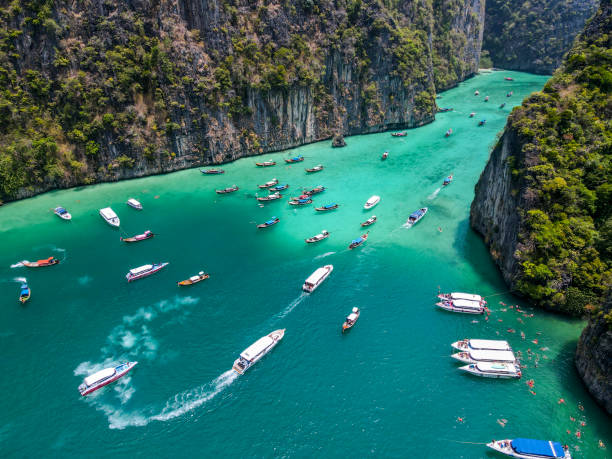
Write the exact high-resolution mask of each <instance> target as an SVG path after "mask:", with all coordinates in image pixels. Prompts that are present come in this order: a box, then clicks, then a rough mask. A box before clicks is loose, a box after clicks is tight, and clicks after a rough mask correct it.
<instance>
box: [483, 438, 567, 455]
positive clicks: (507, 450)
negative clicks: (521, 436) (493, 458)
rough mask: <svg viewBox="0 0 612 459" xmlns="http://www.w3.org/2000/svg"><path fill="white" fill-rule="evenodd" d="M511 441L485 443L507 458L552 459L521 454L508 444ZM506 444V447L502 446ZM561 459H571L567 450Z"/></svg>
mask: <svg viewBox="0 0 612 459" xmlns="http://www.w3.org/2000/svg"><path fill="white" fill-rule="evenodd" d="M511 441H512V440H498V441H492V442H491V443H487V446H488V447H489V448H491V449H492V450H494V451H497V452H498V453H501V454H505V455H506V456H509V457H516V458H520V459H552V458H551V456H541V455H537V454H521V453H518V452H516V451H514V450H513V449H512V447H511V446H510V442H511ZM504 444H506V445H507V446H504ZM563 459H572V456H571V454H570V452H569V451H568V450H566V451H565V456H564V457H563Z"/></svg>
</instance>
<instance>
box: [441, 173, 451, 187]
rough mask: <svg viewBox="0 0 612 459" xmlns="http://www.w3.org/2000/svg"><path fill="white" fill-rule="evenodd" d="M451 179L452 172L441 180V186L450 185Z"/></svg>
mask: <svg viewBox="0 0 612 459" xmlns="http://www.w3.org/2000/svg"><path fill="white" fill-rule="evenodd" d="M452 181H453V174H451V175H449V176H448V177H446V178H445V179H444V182H442V186H448V185H450V183H451V182H452Z"/></svg>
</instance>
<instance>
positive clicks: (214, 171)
mask: <svg viewBox="0 0 612 459" xmlns="http://www.w3.org/2000/svg"><path fill="white" fill-rule="evenodd" d="M200 172H201V173H202V174H205V175H217V174H225V171H224V170H223V169H200Z"/></svg>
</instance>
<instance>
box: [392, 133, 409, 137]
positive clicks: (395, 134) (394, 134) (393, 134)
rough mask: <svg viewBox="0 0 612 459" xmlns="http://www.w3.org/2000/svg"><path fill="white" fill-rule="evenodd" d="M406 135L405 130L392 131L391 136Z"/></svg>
mask: <svg viewBox="0 0 612 459" xmlns="http://www.w3.org/2000/svg"><path fill="white" fill-rule="evenodd" d="M407 135H408V133H407V132H392V133H391V136H392V137H406V136H407Z"/></svg>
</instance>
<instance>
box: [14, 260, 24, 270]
mask: <svg viewBox="0 0 612 459" xmlns="http://www.w3.org/2000/svg"><path fill="white" fill-rule="evenodd" d="M24 261H25V260H24ZM22 266H23V261H20V262H19V263H15V264H12V265H11V268H21V267H22Z"/></svg>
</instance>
